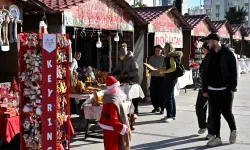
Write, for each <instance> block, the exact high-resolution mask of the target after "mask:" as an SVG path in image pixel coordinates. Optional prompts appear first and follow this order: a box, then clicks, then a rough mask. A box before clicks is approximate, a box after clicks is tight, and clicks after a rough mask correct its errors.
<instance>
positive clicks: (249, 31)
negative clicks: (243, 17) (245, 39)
mask: <svg viewBox="0 0 250 150" xmlns="http://www.w3.org/2000/svg"><path fill="white" fill-rule="evenodd" d="M245 30H246V32H247V36H249V35H250V27H247V28H245Z"/></svg>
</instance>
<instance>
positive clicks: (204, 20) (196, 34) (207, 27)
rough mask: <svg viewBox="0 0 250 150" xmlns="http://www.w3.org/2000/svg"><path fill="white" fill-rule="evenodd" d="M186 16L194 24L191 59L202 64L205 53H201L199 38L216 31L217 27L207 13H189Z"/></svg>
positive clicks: (191, 24)
mask: <svg viewBox="0 0 250 150" xmlns="http://www.w3.org/2000/svg"><path fill="white" fill-rule="evenodd" d="M184 17H185V19H186V21H187V22H188V23H189V24H190V26H192V31H191V41H190V42H191V47H190V60H194V62H195V63H199V64H200V63H201V60H202V59H203V57H204V55H203V54H202V53H201V49H200V46H201V44H200V43H199V40H200V39H201V38H203V37H205V36H207V35H208V34H210V33H216V32H217V29H216V27H215V26H214V24H213V23H212V21H211V20H210V19H209V17H208V16H207V15H190V16H189V15H187V16H184Z"/></svg>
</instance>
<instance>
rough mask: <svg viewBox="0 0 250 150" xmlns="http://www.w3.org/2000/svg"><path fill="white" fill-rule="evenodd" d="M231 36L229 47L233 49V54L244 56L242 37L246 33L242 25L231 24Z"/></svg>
mask: <svg viewBox="0 0 250 150" xmlns="http://www.w3.org/2000/svg"><path fill="white" fill-rule="evenodd" d="M231 27H232V30H233V35H232V38H231V40H232V41H231V43H232V44H231V45H232V46H233V47H234V48H235V53H236V54H238V55H240V56H242V55H244V37H245V36H247V32H246V30H245V28H244V26H243V24H232V25H231Z"/></svg>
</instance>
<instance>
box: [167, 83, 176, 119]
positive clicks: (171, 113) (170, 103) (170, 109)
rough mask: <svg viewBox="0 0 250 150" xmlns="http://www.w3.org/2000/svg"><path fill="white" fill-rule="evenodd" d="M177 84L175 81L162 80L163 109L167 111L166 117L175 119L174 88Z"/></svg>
mask: <svg viewBox="0 0 250 150" xmlns="http://www.w3.org/2000/svg"><path fill="white" fill-rule="evenodd" d="M176 83H177V79H165V80H164V90H165V91H164V93H165V94H164V98H165V102H164V107H165V108H166V109H167V117H168V118H173V117H176V103H175V97H174V88H175V85H176Z"/></svg>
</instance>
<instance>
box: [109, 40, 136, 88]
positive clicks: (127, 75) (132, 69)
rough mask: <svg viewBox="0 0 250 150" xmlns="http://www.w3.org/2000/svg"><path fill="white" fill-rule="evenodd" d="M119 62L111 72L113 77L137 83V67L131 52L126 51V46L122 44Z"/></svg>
mask: <svg viewBox="0 0 250 150" xmlns="http://www.w3.org/2000/svg"><path fill="white" fill-rule="evenodd" d="M119 58H120V60H119V62H118V65H117V66H116V68H115V69H114V71H113V73H112V74H113V75H120V76H121V79H122V80H126V81H132V82H135V83H138V82H139V77H138V70H139V66H138V63H137V62H136V60H135V58H134V56H133V52H131V51H128V50H127V46H126V45H125V44H123V46H122V48H121V49H120V50H119Z"/></svg>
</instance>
